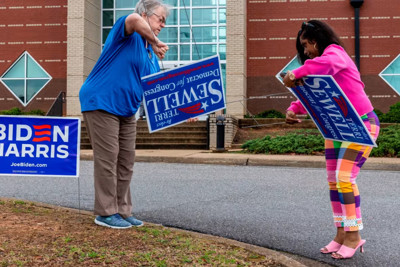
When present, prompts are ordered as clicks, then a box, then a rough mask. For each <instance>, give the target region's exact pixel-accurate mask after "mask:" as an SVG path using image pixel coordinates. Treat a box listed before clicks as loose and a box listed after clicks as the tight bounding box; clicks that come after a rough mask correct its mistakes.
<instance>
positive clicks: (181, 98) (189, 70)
mask: <svg viewBox="0 0 400 267" xmlns="http://www.w3.org/2000/svg"><path fill="white" fill-rule="evenodd" d="M142 87H143V102H144V103H143V104H144V108H145V112H146V119H147V124H148V126H149V131H150V133H152V132H155V131H159V130H162V129H165V128H167V127H170V126H173V125H176V124H179V123H181V122H184V121H186V120H187V119H189V118H194V117H198V116H200V115H205V114H209V113H211V112H215V111H217V110H221V109H224V108H225V93H224V87H223V83H222V75H221V68H220V64H219V56H218V55H216V56H213V57H209V58H206V59H203V60H200V61H197V62H195V63H193V64H189V65H185V66H182V67H179V68H175V69H172V70H168V71H165V72H159V73H156V74H153V75H149V76H146V77H143V78H142Z"/></svg>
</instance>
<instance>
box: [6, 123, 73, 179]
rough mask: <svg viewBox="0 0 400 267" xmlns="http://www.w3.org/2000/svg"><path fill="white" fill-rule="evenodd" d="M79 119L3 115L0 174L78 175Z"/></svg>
mask: <svg viewBox="0 0 400 267" xmlns="http://www.w3.org/2000/svg"><path fill="white" fill-rule="evenodd" d="M80 124H81V123H80V119H78V118H56V117H50V118H49V117H33V116H32V117H25V116H0V166H1V168H0V174H1V175H23V176H25V175H35V176H49V175H51V176H71V177H77V176H79V151H80V148H79V145H80Z"/></svg>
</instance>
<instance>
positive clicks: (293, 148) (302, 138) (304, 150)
mask: <svg viewBox="0 0 400 267" xmlns="http://www.w3.org/2000/svg"><path fill="white" fill-rule="evenodd" d="M324 143H325V142H324V138H323V137H322V135H321V134H320V133H319V131H318V130H316V129H312V130H310V129H309V130H297V131H293V132H291V133H288V134H286V135H283V136H276V137H271V136H270V135H267V136H265V137H264V138H258V139H253V140H249V141H247V142H246V143H244V144H243V145H242V148H243V149H244V150H245V151H246V152H250V153H256V154H260V153H265V154H288V153H295V154H306V155H312V154H316V153H318V152H319V153H323V152H325V147H324V145H325V144H324ZM376 143H377V145H378V147H376V148H374V149H372V152H371V157H400V125H391V126H388V127H387V128H383V129H381V132H380V134H379V137H378V139H377V141H376Z"/></svg>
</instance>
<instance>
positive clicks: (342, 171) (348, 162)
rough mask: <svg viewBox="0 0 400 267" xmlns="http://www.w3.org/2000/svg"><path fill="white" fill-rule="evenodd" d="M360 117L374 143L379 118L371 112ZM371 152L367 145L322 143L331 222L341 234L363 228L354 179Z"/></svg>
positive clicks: (358, 196) (327, 141) (377, 132)
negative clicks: (340, 229) (341, 228)
mask: <svg viewBox="0 0 400 267" xmlns="http://www.w3.org/2000/svg"><path fill="white" fill-rule="evenodd" d="M361 118H362V120H363V122H364V124H365V126H366V127H367V129H368V131H369V132H370V134H371V136H372V138H373V139H374V140H376V139H377V138H378V135H379V119H378V117H377V116H376V114H375V112H373V111H372V112H370V113H367V114H365V115H363V116H362V117H361ZM371 150H372V147H370V146H363V145H359V144H355V143H350V142H337V141H332V140H326V141H325V158H326V171H327V176H328V177H327V178H328V183H329V190H330V199H331V205H332V211H333V219H334V223H335V226H336V227H344V230H345V231H358V230H361V229H362V228H363V223H362V218H361V210H360V193H359V191H358V187H357V184H356V178H357V175H358V173H359V172H360V168H361V167H362V165H363V164H364V162H365V161H366V160H367V158H368V156H369V154H370V153H371Z"/></svg>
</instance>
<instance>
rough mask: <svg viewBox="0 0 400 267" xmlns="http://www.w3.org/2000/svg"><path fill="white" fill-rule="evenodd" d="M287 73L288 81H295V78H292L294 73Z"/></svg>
mask: <svg viewBox="0 0 400 267" xmlns="http://www.w3.org/2000/svg"><path fill="white" fill-rule="evenodd" d="M287 73H288V74H289V79H290V80H291V81H295V80H296V76H294V73H293V72H291V71H290V70H289V71H288V72H287Z"/></svg>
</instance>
